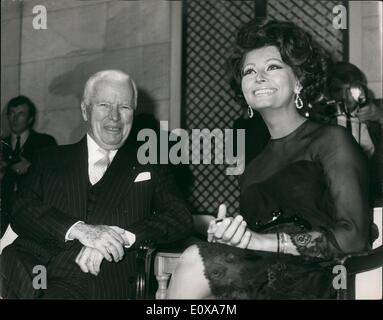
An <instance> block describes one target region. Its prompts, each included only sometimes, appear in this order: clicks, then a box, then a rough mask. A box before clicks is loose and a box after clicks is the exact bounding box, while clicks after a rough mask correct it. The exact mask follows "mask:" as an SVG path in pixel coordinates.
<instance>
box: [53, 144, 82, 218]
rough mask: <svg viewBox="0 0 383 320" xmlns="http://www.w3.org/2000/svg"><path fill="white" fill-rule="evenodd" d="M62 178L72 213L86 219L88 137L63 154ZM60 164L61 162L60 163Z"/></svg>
mask: <svg viewBox="0 0 383 320" xmlns="http://www.w3.org/2000/svg"><path fill="white" fill-rule="evenodd" d="M57 160H58V161H59V162H60V161H63V162H64V166H63V171H62V175H63V177H62V179H63V182H64V188H65V191H66V195H67V197H68V198H69V199H68V204H69V208H70V210H72V212H71V214H73V215H75V216H76V217H79V218H81V219H85V218H86V216H87V214H86V212H87V194H88V184H89V177H88V148H87V143H86V137H84V138H83V139H82V140H80V141H79V142H78V143H76V144H74V145H72V146H71V147H70V148H68V149H66V151H65V154H63V159H57ZM59 165H60V164H59Z"/></svg>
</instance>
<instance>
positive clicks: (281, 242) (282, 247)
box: [278, 232, 287, 253]
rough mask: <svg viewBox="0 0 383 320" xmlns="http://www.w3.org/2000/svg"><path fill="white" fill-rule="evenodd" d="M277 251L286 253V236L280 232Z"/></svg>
mask: <svg viewBox="0 0 383 320" xmlns="http://www.w3.org/2000/svg"><path fill="white" fill-rule="evenodd" d="M278 242H279V244H278V249H279V252H280V253H287V246H286V245H287V234H286V233H284V232H282V233H280V234H279V241H278Z"/></svg>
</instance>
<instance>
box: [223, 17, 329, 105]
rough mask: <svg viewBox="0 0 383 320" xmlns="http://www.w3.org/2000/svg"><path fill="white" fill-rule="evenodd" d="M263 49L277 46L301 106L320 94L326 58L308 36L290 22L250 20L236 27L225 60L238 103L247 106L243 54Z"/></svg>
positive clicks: (325, 70) (324, 76)
mask: <svg viewBox="0 0 383 320" xmlns="http://www.w3.org/2000/svg"><path fill="white" fill-rule="evenodd" d="M266 46H275V47H277V48H278V50H279V52H280V54H281V57H282V60H283V61H284V62H285V63H286V64H287V65H289V66H290V67H291V68H292V70H293V72H294V73H295V75H296V76H297V78H298V79H299V81H300V83H301V85H302V86H303V89H302V91H301V94H300V96H301V98H302V100H303V103H304V105H305V106H307V105H308V103H310V102H312V101H314V100H316V99H317V98H318V97H319V96H320V95H321V94H322V93H323V90H324V87H325V84H326V72H327V64H328V55H327V53H326V52H325V51H324V50H323V49H322V48H321V47H320V46H319V45H318V44H316V43H314V41H313V40H312V37H311V35H310V34H309V33H307V32H306V31H304V30H302V29H301V28H299V27H298V26H296V25H295V24H294V23H292V22H283V21H269V22H263V23H258V22H256V21H251V22H249V23H247V24H245V25H243V26H242V27H241V28H240V30H239V32H238V35H237V46H236V48H235V50H234V53H233V54H232V56H231V57H230V58H229V59H228V67H229V70H230V80H229V81H230V86H231V88H232V89H233V90H234V93H235V99H236V101H237V102H238V103H240V104H241V105H242V106H247V103H246V100H245V98H244V96H243V94H242V89H241V80H242V66H243V62H244V59H245V57H246V54H247V53H248V52H249V51H251V50H254V49H259V48H263V47H266ZM304 109H305V108H304Z"/></svg>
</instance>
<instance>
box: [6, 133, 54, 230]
mask: <svg viewBox="0 0 383 320" xmlns="http://www.w3.org/2000/svg"><path fill="white" fill-rule="evenodd" d="M4 142H5V143H6V145H3V146H2V150H1V151H2V152H3V157H4V159H5V160H6V161H8V160H9V159H10V158H11V157H12V154H13V150H12V147H11V146H12V142H11V136H10V135H9V136H8V137H6V138H5V139H4ZM55 145H56V141H55V139H54V138H53V137H52V136H50V135H48V134H44V133H39V132H36V131H34V130H32V129H30V131H29V135H28V138H27V140H26V141H25V143H24V145H23V146H22V148H21V153H20V156H22V157H24V158H25V159H27V160H28V161H29V162H30V163H33V158H34V157H35V154H36V152H38V151H39V150H40V149H42V148H46V147H49V146H55ZM24 177H25V174H20V175H17V174H16V173H15V172H13V170H11V168H7V169H6V171H5V175H4V178H3V181H2V183H1V199H2V203H1V233H0V236H2V235H3V233H4V232H5V230H6V228H7V226H8V223H9V219H10V218H9V214H10V208H11V205H12V200H13V195H14V188H15V184H19V183H20V181H21V180H23V179H24Z"/></svg>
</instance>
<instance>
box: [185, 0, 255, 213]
mask: <svg viewBox="0 0 383 320" xmlns="http://www.w3.org/2000/svg"><path fill="white" fill-rule="evenodd" d="M253 18H254V1H187V38H186V48H185V49H186V50H185V53H186V74H185V76H186V77H185V82H184V85H185V86H186V87H185V94H186V97H185V110H184V116H185V128H186V129H194V128H199V129H203V128H208V129H210V130H213V129H214V128H219V129H224V128H231V127H232V125H233V121H234V120H235V119H236V118H238V117H239V115H240V111H241V108H240V107H239V106H238V105H237V104H236V103H235V102H234V100H233V99H232V95H231V91H230V87H229V85H228V84H227V81H226V78H227V72H225V68H224V63H225V59H226V58H227V57H228V55H229V52H230V50H231V49H232V47H233V44H234V43H235V35H236V31H237V30H238V27H239V26H240V25H242V24H243V23H245V22H248V21H249V20H251V19H253ZM192 148H194V149H197V150H199V148H200V147H199V145H198V144H195V145H192ZM213 159H214V158H213ZM190 167H191V170H192V173H193V175H194V177H195V181H194V184H193V188H192V191H191V199H190V201H191V203H192V204H193V205H194V207H195V208H196V210H198V211H199V212H210V213H214V212H216V210H217V209H218V206H219V204H220V203H222V202H225V203H226V204H228V209H229V212H230V213H233V212H234V211H238V198H239V190H238V184H237V177H236V176H227V175H226V174H225V166H224V165H214V164H211V165H204V164H200V165H191V166H190Z"/></svg>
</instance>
